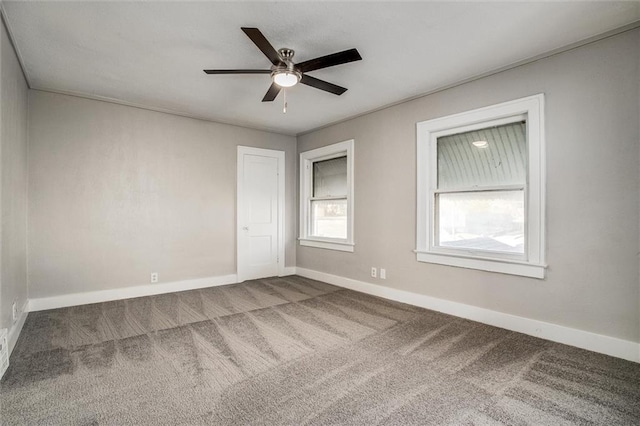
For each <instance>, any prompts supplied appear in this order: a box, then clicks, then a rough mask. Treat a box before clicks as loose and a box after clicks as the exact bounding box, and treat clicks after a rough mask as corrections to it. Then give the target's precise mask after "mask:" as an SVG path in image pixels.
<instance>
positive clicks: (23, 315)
mask: <svg viewBox="0 0 640 426" xmlns="http://www.w3.org/2000/svg"><path fill="white" fill-rule="evenodd" d="M29 306H30V304H29V301H28V300H27V301H25V302H24V306H23V307H22V312H20V318H18V321H16V322H15V323H14V324H13V326H12V327H11V328H10V329H9V335H8V336H7V344H8V346H9V355H11V352H13V348H15V347H16V343H17V342H18V337H20V333H21V332H22V327H24V322H25V321H26V320H27V315H28V314H29Z"/></svg>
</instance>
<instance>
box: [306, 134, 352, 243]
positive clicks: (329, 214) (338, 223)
mask: <svg viewBox="0 0 640 426" xmlns="http://www.w3.org/2000/svg"><path fill="white" fill-rule="evenodd" d="M300 245H303V246H311V247H320V248H326V249H333V250H341V251H353V246H354V245H353V140H350V141H345V142H340V143H337V144H333V145H329V146H325V147H322V148H318V149H314V150H311V151H307V152H303V153H302V154H300Z"/></svg>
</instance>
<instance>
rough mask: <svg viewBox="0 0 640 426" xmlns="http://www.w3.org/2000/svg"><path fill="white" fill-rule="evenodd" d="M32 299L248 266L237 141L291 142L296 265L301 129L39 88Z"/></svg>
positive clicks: (291, 243) (289, 245)
mask: <svg viewBox="0 0 640 426" xmlns="http://www.w3.org/2000/svg"><path fill="white" fill-rule="evenodd" d="M29 108H30V115H29V144H30V148H29V191H30V194H29V280H30V282H29V285H30V288H29V297H30V298H39V297H47V296H54V295H63V294H69V293H76V292H86V291H95V290H104V289H113V288H121V287H127V286H135V285H144V284H148V283H149V277H150V273H151V272H158V273H159V277H160V282H171V281H178V280H187V279H194V278H204V277H214V276H223V275H228V274H235V273H236V261H235V257H236V256H235V252H236V237H235V235H236V232H235V223H236V147H237V146H238V145H246V146H253V147H260V148H271V149H278V150H283V151H285V155H286V173H287V176H286V223H287V229H286V231H285V233H286V260H285V264H286V265H287V266H294V265H295V237H296V229H295V223H296V219H295V212H296V207H295V185H296V183H295V182H296V181H295V177H296V175H295V172H296V155H297V154H296V141H295V138H294V137H289V136H283V135H278V134H274V133H267V132H260V131H256V130H249V129H245V128H240V127H235V126H230V125H225V124H218V123H212V122H206V121H200V120H194V119H190V118H184V117H178V116H174V115H169V114H164V113H158V112H153V111H148V110H144V109H138V108H132V107H127V106H122V105H117V104H112V103H106V102H99V101H94V100H88V99H82V98H78V97H73V96H65V95H59V94H52V93H47V92H41V91H33V90H32V91H30V94H29Z"/></svg>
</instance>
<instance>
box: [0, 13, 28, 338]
mask: <svg viewBox="0 0 640 426" xmlns="http://www.w3.org/2000/svg"><path fill="white" fill-rule="evenodd" d="M1 21H2V20H1V19H0V22H1ZM0 26H1V27H2V28H0V92H1V95H2V96H1V99H2V100H1V102H0V160H1V163H0V170H1V175H0V176H1V184H0V192H1V196H0V207H1V217H2V226H1V228H0V232H1V235H0V237H1V240H2V244H1V253H2V255H1V260H0V271H1V274H0V275H1V277H0V279H1V281H0V328H9V329H11V327H12V325H13V324H12V319H11V305H12V303H13V302H14V301H15V302H17V306H18V309H19V310H21V309H22V308H23V307H24V304H25V302H26V300H27V90H28V88H27V83H26V82H25V80H24V76H23V75H22V70H21V68H20V64H19V63H18V59H17V57H16V54H15V52H14V50H13V47H12V46H11V42H10V40H9V36H8V34H7V32H6V28H5V26H4V22H1V23H0Z"/></svg>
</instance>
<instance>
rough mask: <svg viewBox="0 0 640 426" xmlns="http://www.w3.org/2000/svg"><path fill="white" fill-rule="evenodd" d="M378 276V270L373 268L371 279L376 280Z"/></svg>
mask: <svg viewBox="0 0 640 426" xmlns="http://www.w3.org/2000/svg"><path fill="white" fill-rule="evenodd" d="M377 276H378V270H377V269H376V268H371V278H376V277H377Z"/></svg>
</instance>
